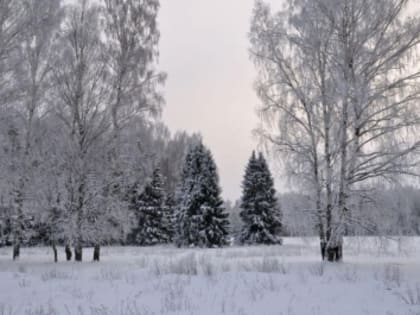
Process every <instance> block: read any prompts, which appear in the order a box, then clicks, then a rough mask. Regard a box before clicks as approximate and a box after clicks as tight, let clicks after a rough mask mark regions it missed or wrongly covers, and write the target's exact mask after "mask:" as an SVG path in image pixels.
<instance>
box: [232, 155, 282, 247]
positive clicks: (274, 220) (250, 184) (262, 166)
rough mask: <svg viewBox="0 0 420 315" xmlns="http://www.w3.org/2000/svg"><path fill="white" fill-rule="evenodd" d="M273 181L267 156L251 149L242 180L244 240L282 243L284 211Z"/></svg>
mask: <svg viewBox="0 0 420 315" xmlns="http://www.w3.org/2000/svg"><path fill="white" fill-rule="evenodd" d="M275 195H276V191H275V189H274V181H273V178H272V176H271V173H270V170H269V168H268V165H267V162H266V160H265V158H264V156H263V155H262V154H261V153H260V155H259V157H258V158H257V157H256V156H255V152H253V153H252V155H251V158H250V160H249V162H248V165H247V167H246V171H245V176H244V180H243V182H242V200H241V209H242V210H241V212H240V217H241V219H242V221H243V226H242V231H241V234H240V242H241V243H243V244H281V237H280V233H281V229H282V224H281V212H280V209H279V207H278V205H277V199H276V196H275Z"/></svg>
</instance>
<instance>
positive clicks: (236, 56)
mask: <svg viewBox="0 0 420 315" xmlns="http://www.w3.org/2000/svg"><path fill="white" fill-rule="evenodd" d="M279 2H280V1H278V0H277V3H279ZM253 3H254V0H161V10H160V15H159V28H160V31H161V42H160V68H161V69H162V70H164V71H166V72H167V73H168V80H167V83H166V87H165V96H166V97H165V98H166V103H167V104H166V107H165V109H164V113H163V119H164V121H165V122H166V123H167V125H168V126H169V128H170V129H171V131H173V132H175V131H176V130H187V131H189V132H200V133H201V134H202V135H203V138H204V142H205V144H206V145H207V146H208V147H209V148H210V149H211V151H212V152H213V155H214V158H215V160H216V163H217V165H218V168H219V175H220V180H221V186H222V189H223V197H225V198H228V199H231V200H236V199H237V198H239V197H240V192H241V187H240V184H241V180H242V176H243V172H244V168H245V165H246V163H247V161H248V158H249V156H250V154H251V152H252V150H253V149H254V148H255V147H256V145H257V141H256V139H254V138H253V136H252V129H253V128H255V127H256V125H257V122H258V119H257V116H256V114H255V108H256V106H257V104H258V99H257V97H256V95H255V92H254V90H253V81H254V79H255V76H256V72H255V69H254V66H253V64H252V63H251V62H250V61H249V57H248V47H249V43H248V38H247V33H248V30H249V27H250V19H251V14H252V8H253Z"/></svg>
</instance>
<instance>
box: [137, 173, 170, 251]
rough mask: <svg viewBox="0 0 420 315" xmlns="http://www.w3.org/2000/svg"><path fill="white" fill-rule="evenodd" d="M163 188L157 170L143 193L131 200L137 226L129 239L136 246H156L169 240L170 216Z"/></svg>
mask: <svg viewBox="0 0 420 315" xmlns="http://www.w3.org/2000/svg"><path fill="white" fill-rule="evenodd" d="M163 187H164V181H163V177H162V174H161V172H160V169H159V168H157V169H155V170H154V172H153V175H152V180H151V181H150V183H149V184H147V185H146V187H145V188H144V190H143V192H142V193H141V194H140V195H139V196H138V197H137V198H136V197H135V196H134V198H133V199H132V202H133V204H132V208H133V210H134V211H135V217H136V223H137V224H136V226H135V227H134V228H133V230H132V233H131V235H130V238H131V241H132V242H133V243H134V244H136V245H141V246H148V245H156V244H162V243H168V242H169V241H170V240H171V216H170V213H169V208H168V207H167V206H166V196H165V195H166V194H165V191H164V189H163Z"/></svg>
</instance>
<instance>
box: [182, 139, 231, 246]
mask: <svg viewBox="0 0 420 315" xmlns="http://www.w3.org/2000/svg"><path fill="white" fill-rule="evenodd" d="M227 217H228V214H227V213H226V212H225V209H224V207H223V200H222V199H221V197H220V187H219V177H218V174H217V169H216V164H215V162H214V160H213V157H212V155H211V152H210V151H209V150H208V149H206V148H205V146H204V145H203V144H202V143H199V144H197V145H196V146H194V147H192V148H191V150H190V151H189V152H188V154H187V156H186V160H185V164H184V168H183V173H182V181H181V187H180V190H179V195H178V213H177V233H176V243H177V245H178V246H200V247H216V246H223V245H226V244H227V243H228V227H229V221H228V219H227Z"/></svg>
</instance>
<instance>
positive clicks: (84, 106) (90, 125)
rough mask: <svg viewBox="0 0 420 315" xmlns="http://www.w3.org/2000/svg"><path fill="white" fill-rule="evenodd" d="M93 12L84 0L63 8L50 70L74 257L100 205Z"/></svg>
mask: <svg viewBox="0 0 420 315" xmlns="http://www.w3.org/2000/svg"><path fill="white" fill-rule="evenodd" d="M99 13H100V9H99V7H98V6H96V5H93V4H90V3H89V2H88V1H87V0H83V1H80V2H79V3H78V4H76V5H72V6H69V7H67V16H66V20H65V22H64V26H63V29H62V34H61V39H60V42H59V48H61V49H60V56H59V60H60V62H59V63H57V64H56V65H55V67H54V70H53V72H54V79H55V81H56V86H55V93H54V101H55V102H56V103H57V105H56V106H55V113H56V115H57V117H59V119H60V120H61V122H62V127H63V128H64V129H65V130H66V133H67V139H66V141H67V142H66V147H65V151H64V152H63V160H64V163H63V167H64V168H65V169H66V172H67V173H66V177H67V178H66V190H67V206H66V208H67V211H69V212H70V217H71V219H72V220H71V222H69V226H70V227H71V228H70V229H69V232H70V235H69V236H68V238H69V239H70V240H71V241H73V242H74V245H75V259H76V260H77V261H81V260H82V246H83V244H84V243H86V242H87V241H88V240H87V239H86V235H88V233H87V230H92V229H93V227H94V226H92V224H93V225H94V224H95V222H92V216H91V215H92V211H94V210H97V207H99V206H100V198H101V187H102V186H101V181H100V172H101V171H102V169H101V163H100V162H99V163H98V161H97V160H99V161H101V160H102V159H101V154H100V152H101V147H103V145H104V140H105V136H106V134H107V132H108V130H109V126H110V123H109V119H108V115H107V111H106V107H105V102H106V100H107V97H108V94H107V88H106V86H107V85H106V79H107V67H106V60H105V56H104V45H103V43H102V41H101V38H100V35H101V33H100V14H99ZM102 166H103V164H102ZM89 218H90V219H91V220H90V221H89ZM93 221H94V220H93ZM89 241H91V240H90V239H89Z"/></svg>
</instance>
